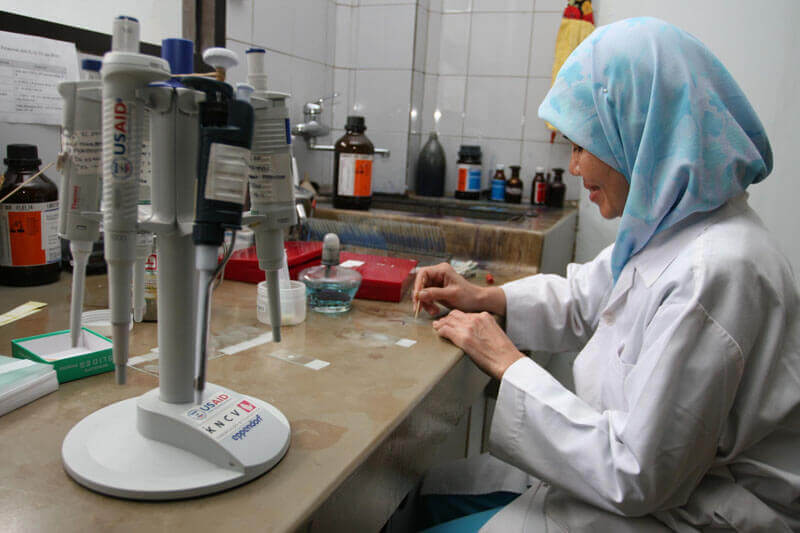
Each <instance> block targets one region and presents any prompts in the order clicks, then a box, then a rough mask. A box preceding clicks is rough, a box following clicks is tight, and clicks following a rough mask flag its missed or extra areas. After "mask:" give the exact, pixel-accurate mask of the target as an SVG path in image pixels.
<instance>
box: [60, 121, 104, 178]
mask: <svg viewBox="0 0 800 533" xmlns="http://www.w3.org/2000/svg"><path fill="white" fill-rule="evenodd" d="M61 146H62V151H64V152H67V153H68V154H69V157H70V160H71V163H72V171H73V172H75V173H76V174H78V175H79V176H92V175H94V176H101V174H102V163H103V139H102V137H101V135H100V130H76V131H75V132H73V133H72V134H71V135H66V134H63V135H62V136H61Z"/></svg>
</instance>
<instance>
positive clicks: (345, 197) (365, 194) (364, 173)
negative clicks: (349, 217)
mask: <svg viewBox="0 0 800 533" xmlns="http://www.w3.org/2000/svg"><path fill="white" fill-rule="evenodd" d="M366 129H367V126H366V125H365V123H364V117H360V116H349V117H347V124H345V130H346V131H347V132H346V133H345V134H344V136H343V137H341V138H340V139H339V140H338V141H336V144H335V145H334V146H335V152H336V153H335V154H334V156H333V207H335V208H337V209H369V206H370V205H371V204H372V158H373V154H374V153H375V147H374V146H373V145H372V142H371V141H370V140H369V139H368V138H367V136H366V135H364V131H366Z"/></svg>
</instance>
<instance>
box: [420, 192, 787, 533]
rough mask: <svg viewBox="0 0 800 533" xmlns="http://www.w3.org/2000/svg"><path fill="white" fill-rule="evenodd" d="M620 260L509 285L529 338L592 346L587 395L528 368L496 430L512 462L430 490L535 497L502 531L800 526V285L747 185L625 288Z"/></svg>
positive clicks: (518, 374)
mask: <svg viewBox="0 0 800 533" xmlns="http://www.w3.org/2000/svg"><path fill="white" fill-rule="evenodd" d="M610 256H611V247H609V248H607V249H606V250H604V251H603V252H602V253H601V254H600V255H599V256H598V257H597V258H596V259H595V260H593V261H592V262H590V263H587V264H584V265H570V267H569V268H568V271H567V277H566V278H562V277H560V276H553V275H539V276H532V277H529V278H525V279H522V280H518V281H515V282H512V283H509V284H507V285H505V286H503V290H504V291H505V294H506V299H507V313H506V316H507V332H508V335H509V336H510V338H511V339H512V340H513V341H514V343H515V344H516V345H517V346H518V347H519V348H520V349H523V350H544V351H550V352H563V351H576V350H581V352H580V354H579V355H578V357H577V359H576V360H575V364H574V368H573V373H574V377H575V389H576V392H575V393H572V392H570V391H569V390H567V389H566V388H564V387H563V386H562V385H560V384H559V383H558V382H557V381H556V380H555V379H553V377H552V376H551V375H550V374H548V373H547V372H546V371H545V370H543V369H542V368H540V367H539V366H538V365H536V364H535V363H534V362H533V361H532V360H530V359H527V358H524V359H521V360H519V361H517V362H515V363H514V364H513V365H511V367H509V368H508V370H507V371H506V373H505V374H504V375H503V379H502V382H501V385H500V392H499V394H498V399H497V405H496V408H495V412H494V418H493V422H492V427H491V435H490V451H491V453H492V454H493V455H494V456H496V457H498V458H500V459H502V461H504V462H501V461H499V460H497V459H495V458H492V457H488V456H481V457H480V458H479V459H477V460H472V461H466V463H467V465H466V466H467V467H466V468H464V466H465V465H461V469H460V472H461V473H460V474H454V473H455V472H456V471H457V469H458V467H456V470H454V469H453V467H447V468H445V469H443V471H441V472H439V474H435V475H433V476H431V477H430V478H429V480H428V481H426V484H425V486H423V493H435V492H447V493H462V494H477V493H487V492H493V491H496V490H511V491H516V492H524V494H522V496H520V497H519V498H518V499H517V500H515V501H513V502H512V503H511V504H509V505H508V506H507V507H506V508H504V509H503V510H501V511H500V512H499V513H498V514H497V515H495V517H494V518H493V519H492V520H491V521H489V523H487V524H486V526H485V528H484V529H485V530H486V531H540V530H541V531H553V530H555V531H558V530H561V529H563V530H569V531H580V530H586V531H651V530H652V531H662V530H665V529H666V528H667V527H669V528H671V529H675V530H679V531H696V530H698V529H705V528H722V529H728V528H730V529H735V530H739V531H788V530H789V529H790V528H791V529H795V530H798V529H800V321H799V320H798V318H800V317H799V316H798V293H797V289H796V285H795V280H794V278H793V275H792V273H791V269H790V267H789V265H788V263H787V261H786V259H785V258H784V257H783V256H782V255H781V254H780V252H779V251H778V250H777V247H776V245H775V243H774V240H773V239H772V237H771V236H770V235H769V233H768V232H767V231H766V229H765V228H764V227H763V225H762V223H761V221H760V220H759V219H758V217H757V216H756V214H755V213H754V212H753V211H752V210H751V209H750V208H749V207H748V205H747V196H746V195H742V196H741V197H739V198H736V199H734V200H731V201H730V202H728V204H726V205H725V206H723V207H721V208H720V209H718V210H716V211H714V212H713V213H711V214H701V215H695V216H693V217H691V218H690V219H687V220H686V221H684V222H683V223H681V224H679V225H678V226H676V227H674V228H671V229H669V230H667V231H665V232H664V233H662V234H660V235H658V236H656V237H655V238H654V239H652V240H651V242H650V243H649V244H648V245H647V246H646V248H645V249H643V250H642V251H641V252H639V253H638V254H636V255H635V256H634V257H632V258H631V259H630V261H629V262H628V264H627V265H626V266H625V268H624V269H623V271H622V273H621V275H620V278H619V280H618V281H617V283H616V284H614V283H613V281H612V277H611V269H610ZM512 465H513V466H512ZM523 472H524V473H523ZM534 476H535V477H534ZM537 478H538V479H537ZM539 479H542V480H546V481H547V482H546V483H544V482H541V481H539ZM528 487H529V488H528ZM631 517H638V518H631Z"/></svg>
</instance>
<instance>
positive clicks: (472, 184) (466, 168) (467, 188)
mask: <svg viewBox="0 0 800 533" xmlns="http://www.w3.org/2000/svg"><path fill="white" fill-rule="evenodd" d="M457 190H459V191H461V192H480V191H481V166H480V165H468V164H466V163H459V165H458V189H457Z"/></svg>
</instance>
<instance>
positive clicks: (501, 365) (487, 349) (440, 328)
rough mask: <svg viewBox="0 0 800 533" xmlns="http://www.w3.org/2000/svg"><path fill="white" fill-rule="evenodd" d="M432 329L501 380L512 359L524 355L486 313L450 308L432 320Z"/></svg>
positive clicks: (481, 367) (485, 370)
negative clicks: (465, 311)
mask: <svg viewBox="0 0 800 533" xmlns="http://www.w3.org/2000/svg"><path fill="white" fill-rule="evenodd" d="M433 329H435V330H436V333H438V334H439V336H440V337H444V338H446V339H449V340H450V341H451V342H452V343H453V344H455V345H456V346H458V347H459V348H461V349H462V350H464V352H465V353H466V354H467V355H469V356H470V357H471V358H472V360H473V361H474V362H475V364H476V365H478V367H479V368H480V369H481V370H483V371H484V372H486V373H487V374H489V375H490V376H492V377H493V378H496V379H498V380H499V379H502V378H503V374H504V373H505V371H506V369H507V368H508V367H509V366H511V364H512V363H514V361H516V360H517V359H520V358H522V357H525V356H524V355H523V354H522V353H521V352H520V351H519V350H517V348H516V347H515V346H514V343H512V342H511V339H509V338H508V336H507V335H506V333H505V332H504V331H503V330H502V328H501V327H500V325H499V324H498V323H497V322H496V321H495V319H494V317H493V316H492V315H490V314H489V313H486V312H483V313H463V312H461V311H458V310H453V311H451V312H450V314H449V315H447V316H446V317H443V318H441V319H439V320H436V321H435V322H434V323H433Z"/></svg>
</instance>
